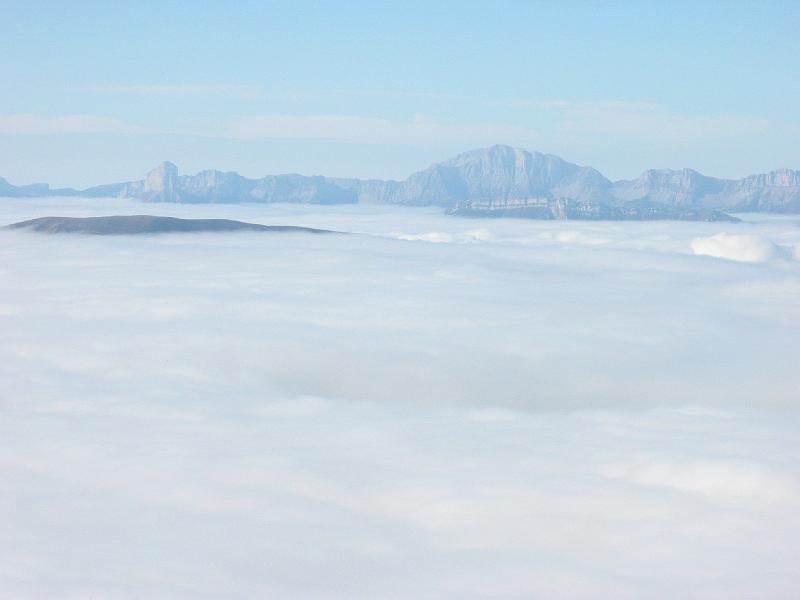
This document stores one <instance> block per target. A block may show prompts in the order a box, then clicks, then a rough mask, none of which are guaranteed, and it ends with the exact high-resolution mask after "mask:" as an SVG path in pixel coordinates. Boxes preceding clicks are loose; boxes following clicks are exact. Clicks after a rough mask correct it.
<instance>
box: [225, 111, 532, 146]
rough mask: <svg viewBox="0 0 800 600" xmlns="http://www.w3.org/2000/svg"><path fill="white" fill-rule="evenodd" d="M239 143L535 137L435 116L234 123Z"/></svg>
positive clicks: (480, 141)
mask: <svg viewBox="0 0 800 600" xmlns="http://www.w3.org/2000/svg"><path fill="white" fill-rule="evenodd" d="M221 135H223V136H228V137H232V138H236V139H257V138H285V139H321V140H334V141H338V142H346V143H361V144H411V145H415V144H420V145H425V144H440V143H463V144H473V145H484V144H493V143H497V142H498V141H499V140H504V141H508V142H515V141H519V140H528V141H530V140H532V139H535V138H536V132H535V131H533V130H532V129H529V128H525V127H517V126H513V125H505V124H499V123H453V122H447V121H441V120H438V119H434V118H432V117H426V116H421V115H420V116H416V117H414V118H412V119H409V120H397V119H386V118H380V117H365V116H355V115H307V116H299V115H259V116H246V117H238V118H236V119H233V120H232V121H231V122H230V124H229V126H228V128H227V130H225V131H224V132H222V133H221Z"/></svg>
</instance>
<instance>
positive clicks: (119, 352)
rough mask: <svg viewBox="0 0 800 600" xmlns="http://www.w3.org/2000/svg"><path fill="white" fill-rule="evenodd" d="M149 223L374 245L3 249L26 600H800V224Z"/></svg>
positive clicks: (4, 354)
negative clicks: (253, 229)
mask: <svg viewBox="0 0 800 600" xmlns="http://www.w3.org/2000/svg"><path fill="white" fill-rule="evenodd" d="M142 210H143V208H142V204H141V203H139V202H136V201H132V200H124V199H85V198H53V199H39V198H35V199H31V198H25V199H13V198H9V199H4V200H3V211H2V214H0V225H5V224H7V223H10V222H14V221H20V220H23V219H27V218H33V217H37V216H45V215H53V214H58V215H64V216H87V215H98V214H112V213H113V214H140V213H141V212H142ZM147 211H148V212H151V213H153V214H164V215H172V216H178V217H208V218H215V217H226V218H236V219H240V220H244V221H252V222H261V223H271V224H294V225H308V226H314V227H321V228H328V229H336V230H344V231H352V232H360V233H361V235H342V236H311V235H306V234H256V233H233V234H213V233H209V234H167V235H161V236H81V235H63V236H59V235H50V236H47V235H41V234H35V233H30V232H24V231H18V230H12V231H9V230H2V229H0V288H2V290H3V293H2V295H1V296H0V411H1V412H2V419H0V512H2V514H3V515H4V518H3V519H2V522H0V530H1V531H2V535H0V589H2V590H3V591H4V594H5V595H7V596H8V597H12V598H18V599H20V600H45V599H47V600H49V599H51V598H76V599H78V598H87V597H93V598H104V599H105V598H108V599H110V600H134V599H142V598H146V599H166V598H169V599H171V600H190V599H191V600H195V599H197V598H203V599H209V600H211V599H214V600H216V599H219V600H222V599H225V600H230V599H249V598H302V599H325V600H331V599H337V598H341V599H349V598H382V599H392V598H396V599H401V598H403V599H405V598H421V599H426V600H430V599H438V598H466V599H471V600H472V599H474V600H479V599H483V600H485V599H486V598H504V599H505V598H510V599H520V600H521V599H523V598H524V599H529V598H570V599H590V598H599V599H604V598H624V599H631V600H633V599H636V600H640V599H660V598H690V597H701V598H709V599H714V600H723V599H724V600H739V599H741V600H745V599H752V598H774V599H786V600H793V599H794V598H796V597H797V590H798V587H800V572H798V568H797V559H796V557H797V556H798V553H800V469H798V463H799V462H800V437H799V436H798V425H799V424H800V414H799V412H798V408H797V398H798V393H799V392H800V377H799V376H798V370H797V356H798V352H797V349H798V340H799V339H800V305H798V302H797V298H798V294H800V227H798V226H797V218H796V216H792V217H790V216H783V217H776V216H763V215H753V214H750V215H746V220H745V222H743V223H703V222H663V221H662V222H589V221H578V222H558V221H531V220H527V219H460V218H456V217H449V216H446V215H443V214H441V212H439V211H437V210H435V209H428V208H404V207H387V206H361V205H347V206H309V205H305V206H304V205H257V204H239V205H231V204H219V205H197V204H193V205H185V204H169V203H161V204H148V205H147Z"/></svg>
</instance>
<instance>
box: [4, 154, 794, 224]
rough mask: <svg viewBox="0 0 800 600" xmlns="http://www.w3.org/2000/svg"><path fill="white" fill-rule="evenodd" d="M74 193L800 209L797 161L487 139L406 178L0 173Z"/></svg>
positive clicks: (161, 170) (14, 190) (12, 192)
mask: <svg viewBox="0 0 800 600" xmlns="http://www.w3.org/2000/svg"><path fill="white" fill-rule="evenodd" d="M76 194H81V195H87V196H118V197H129V198H138V199H140V200H144V201H147V202H215V203H216V202H264V203H272V202H295V203H304V204H343V203H355V202H359V203H367V204H403V205H409V206H441V207H443V208H445V209H448V210H449V211H450V212H454V213H458V214H488V212H487V211H494V212H493V213H492V214H496V212H497V211H498V210H500V211H505V213H506V214H514V215H522V214H526V215H529V216H540V217H541V216H543V215H550V216H551V217H552V218H624V219H627V218H705V217H708V218H717V217H718V216H719V215H720V214H723V213H722V212H721V211H764V212H777V213H800V171H792V170H790V169H782V170H778V171H772V172H771V173H765V174H761V175H752V176H750V177H746V178H744V179H740V180H731V179H717V178H714V177H707V176H705V175H702V174H700V173H698V172H697V171H693V170H691V169H682V170H680V171H672V170H667V169H661V170H648V171H645V172H644V173H643V174H642V175H641V176H640V177H638V178H636V179H633V180H627V181H626V180H623V181H616V182H611V181H609V180H608V179H606V178H605V177H604V176H603V175H602V174H601V173H599V172H598V171H597V170H595V169H593V168H591V167H584V166H579V165H576V164H573V163H569V162H567V161H565V160H562V159H561V158H559V157H557V156H554V155H552V154H541V153H539V152H527V151H525V150H520V149H518V148H511V147H509V146H492V147H490V148H483V149H479V150H473V151H470V152H465V153H463V154H459V155H458V156H456V157H454V158H452V159H450V160H447V161H444V162H441V163H436V164H433V165H431V166H430V167H428V168H427V169H425V170H423V171H419V172H417V173H414V174H412V175H411V176H409V177H408V178H407V179H406V180H404V181H381V180H359V179H346V178H333V177H322V176H313V177H308V176H304V175H296V174H291V175H270V176H267V177H263V178H261V179H249V178H246V177H243V176H241V175H239V174H238V173H233V172H222V171H214V170H208V171H201V172H200V173H197V174H196V175H180V174H179V173H178V168H177V167H176V166H175V165H174V164H172V163H170V162H164V163H162V164H160V165H159V166H158V167H156V168H155V169H153V170H152V171H150V172H149V173H148V174H147V175H146V177H145V178H144V179H142V180H140V181H131V182H125V183H117V184H110V185H104V186H98V187H94V188H90V189H88V190H84V191H82V192H78V191H76V190H51V189H50V188H49V187H48V186H47V185H46V184H36V185H33V186H13V185H11V184H9V183H8V182H7V181H5V180H3V179H0V195H6V196H45V195H76ZM715 211H716V212H715ZM698 215H701V216H700V217H698ZM703 216H705V217H703Z"/></svg>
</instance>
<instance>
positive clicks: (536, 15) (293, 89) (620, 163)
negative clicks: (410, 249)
mask: <svg viewBox="0 0 800 600" xmlns="http://www.w3.org/2000/svg"><path fill="white" fill-rule="evenodd" d="M0 10H1V11H2V16H3V21H4V28H3V29H4V31H3V35H2V36H0V69H2V73H3V77H2V83H0V176H4V177H6V178H7V179H9V180H10V181H12V182H13V183H30V182H33V181H48V182H50V183H51V184H53V185H71V186H84V185H90V184H96V183H104V182H111V181H118V180H126V179H135V178H139V177H141V176H142V175H143V173H144V172H145V171H146V170H147V169H149V168H150V167H152V166H153V165H155V164H156V163H158V162H159V161H161V160H165V159H169V160H172V161H173V162H176V163H177V164H178V165H179V166H180V167H181V169H182V170H183V171H185V172H194V171H197V170H199V169H202V168H212V167H213V168H220V169H230V170H238V171H240V172H242V173H243V174H245V175H250V176H261V175H265V174H270V173H283V172H300V173H304V174H325V175H337V176H358V177H381V178H403V177H405V176H406V175H408V174H409V173H410V172H412V171H414V170H418V169H421V168H424V167H425V166H427V165H428V164H429V163H430V162H432V161H435V160H440V159H444V158H447V157H449V156H450V155H452V154H455V153H458V152H460V151H463V150H467V149H470V148H474V147H479V146H484V145H490V144H493V143H508V144H513V145H518V146H523V147H525V148H528V149H530V150H540V151H543V152H551V153H555V154H558V155H560V156H562V157H563V158H565V159H567V160H571V161H574V162H578V163H581V164H590V165H592V166H595V167H597V168H598V169H600V170H601V171H603V172H604V173H605V174H606V175H608V176H609V177H611V178H630V177H635V176H636V175H637V174H638V173H639V172H640V171H641V170H643V169H645V168H649V167H671V168H681V167H685V166H689V167H693V168H696V169H698V170H700V171H702V172H705V173H708V174H710V175H715V176H727V177H741V176H745V175H748V174H750V173H754V172H760V171H766V170H770V169H774V168H778V167H784V166H785V167H793V168H800V144H798V139H800V109H798V106H800V75H798V69H797V65H798V57H800V36H798V35H797V32H798V31H800V3H798V2H772V3H769V2H767V3H763V2H760V3H747V2H718V3H699V5H698V3H694V2H685V3H683V2H670V3H651V2H619V3H602V4H601V3H585V2H576V3H561V2H551V3H536V2H496V3H486V2H474V3H471V2H441V3H438V4H436V5H435V6H433V7H432V6H430V5H429V3H422V2H420V3H413V2H403V3H396V4H388V3H348V5H346V6H345V5H344V4H343V3H324V4H323V3H305V2H291V3H274V4H267V3H260V2H259V3H255V2H254V3H246V2H225V3H222V2H220V3H213V2H204V3H190V2H136V3H119V6H118V5H117V3H108V2H74V3H64V2H38V3H30V2H2V3H0Z"/></svg>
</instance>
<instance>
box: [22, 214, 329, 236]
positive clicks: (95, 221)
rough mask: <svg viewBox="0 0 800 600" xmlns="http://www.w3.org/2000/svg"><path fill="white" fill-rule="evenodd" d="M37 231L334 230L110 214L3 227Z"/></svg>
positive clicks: (220, 220)
mask: <svg viewBox="0 0 800 600" xmlns="http://www.w3.org/2000/svg"><path fill="white" fill-rule="evenodd" d="M7 228H8V229H28V230H31V231H38V232H41V233H86V234H93V235H132V234H146V233H174V232H187V233H191V232H203V231H262V232H272V233H334V232H333V231H328V230H326V229H312V228H310V227H293V226H290V225H259V224H256V223H245V222H243V221H231V220H229V219H178V218H175V217H154V216H151V215H132V216H111V217H42V218H39V219H32V220H30V221H22V222H20V223H14V224H12V225H8V226H7Z"/></svg>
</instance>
